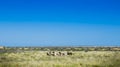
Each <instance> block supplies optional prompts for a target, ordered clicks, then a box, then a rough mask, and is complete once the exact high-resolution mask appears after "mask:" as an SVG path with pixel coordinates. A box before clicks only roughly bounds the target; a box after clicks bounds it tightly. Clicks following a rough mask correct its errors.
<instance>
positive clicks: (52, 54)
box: [47, 51, 73, 56]
mask: <svg viewBox="0 0 120 67" xmlns="http://www.w3.org/2000/svg"><path fill="white" fill-rule="evenodd" d="M47 55H48V56H66V55H73V53H72V52H60V51H58V52H56V51H49V52H47Z"/></svg>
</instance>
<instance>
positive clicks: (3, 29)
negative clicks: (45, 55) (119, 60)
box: [0, 0, 120, 46]
mask: <svg viewBox="0 0 120 67" xmlns="http://www.w3.org/2000/svg"><path fill="white" fill-rule="evenodd" d="M119 3H120V1H119V0H39V1H38V0H0V45H3V46H86V45H88V46H89V45H92V46H120V4H119Z"/></svg>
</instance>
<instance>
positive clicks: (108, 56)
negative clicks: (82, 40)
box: [0, 51, 120, 67]
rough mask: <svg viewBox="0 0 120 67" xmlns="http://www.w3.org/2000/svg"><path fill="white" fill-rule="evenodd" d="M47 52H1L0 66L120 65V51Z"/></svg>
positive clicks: (106, 66)
mask: <svg viewBox="0 0 120 67" xmlns="http://www.w3.org/2000/svg"><path fill="white" fill-rule="evenodd" d="M46 52H47V51H24V52H20V53H1V54H0V67H120V52H119V51H88V52H84V51H73V55H71V56H47V55H46Z"/></svg>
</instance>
